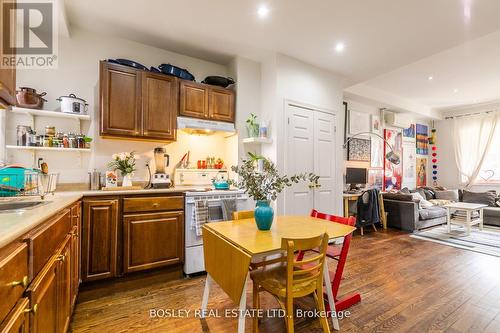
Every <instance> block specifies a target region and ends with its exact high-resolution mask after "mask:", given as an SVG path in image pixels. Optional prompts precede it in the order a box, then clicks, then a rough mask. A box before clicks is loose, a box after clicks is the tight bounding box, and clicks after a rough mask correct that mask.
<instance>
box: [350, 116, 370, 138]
mask: <svg viewBox="0 0 500 333" xmlns="http://www.w3.org/2000/svg"><path fill="white" fill-rule="evenodd" d="M362 132H370V114H368V113H366V112H359V111H355V110H349V135H355V134H358V133H362Z"/></svg>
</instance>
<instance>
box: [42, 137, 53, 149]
mask: <svg viewBox="0 0 500 333" xmlns="http://www.w3.org/2000/svg"><path fill="white" fill-rule="evenodd" d="M50 143H51V142H50V136H48V135H42V146H43V147H50Z"/></svg>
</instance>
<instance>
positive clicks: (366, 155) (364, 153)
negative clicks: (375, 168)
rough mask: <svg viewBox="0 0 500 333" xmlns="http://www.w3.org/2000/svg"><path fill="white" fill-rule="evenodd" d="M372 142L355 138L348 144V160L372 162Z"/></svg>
mask: <svg viewBox="0 0 500 333" xmlns="http://www.w3.org/2000/svg"><path fill="white" fill-rule="evenodd" d="M370 154H371V151H370V140H367V139H358V138H354V139H351V140H350V141H349V143H348V144H347V160H349V161H363V162H370Z"/></svg>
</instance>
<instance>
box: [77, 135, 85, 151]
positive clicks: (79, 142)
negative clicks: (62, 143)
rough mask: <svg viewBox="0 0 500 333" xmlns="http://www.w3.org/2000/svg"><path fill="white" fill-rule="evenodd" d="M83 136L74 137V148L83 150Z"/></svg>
mask: <svg viewBox="0 0 500 333" xmlns="http://www.w3.org/2000/svg"><path fill="white" fill-rule="evenodd" d="M84 137H85V136H84V135H83V134H78V135H77V136H76V147H77V148H85V139H84Z"/></svg>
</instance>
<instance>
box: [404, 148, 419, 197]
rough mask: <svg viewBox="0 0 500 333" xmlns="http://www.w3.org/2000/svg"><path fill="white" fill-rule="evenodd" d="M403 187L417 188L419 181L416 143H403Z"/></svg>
mask: <svg viewBox="0 0 500 333" xmlns="http://www.w3.org/2000/svg"><path fill="white" fill-rule="evenodd" d="M402 163H403V181H402V182H403V183H402V186H403V187H408V188H415V186H416V182H417V179H416V177H417V152H416V148H415V143H413V142H405V143H403V156H402Z"/></svg>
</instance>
